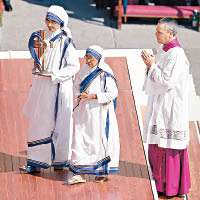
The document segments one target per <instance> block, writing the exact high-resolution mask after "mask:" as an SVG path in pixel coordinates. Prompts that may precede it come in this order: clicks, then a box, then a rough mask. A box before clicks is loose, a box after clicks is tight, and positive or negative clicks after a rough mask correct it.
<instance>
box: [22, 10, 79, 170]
mask: <svg viewBox="0 0 200 200" xmlns="http://www.w3.org/2000/svg"><path fill="white" fill-rule="evenodd" d="M45 23H46V25H47V28H48V29H47V40H46V41H45V42H44V44H45V45H46V49H45V56H46V63H47V69H46V72H47V75H45V74H44V75H43V76H41V75H40V76H39V75H36V76H35V77H34V79H33V82H32V87H31V90H30V93H29V97H28V100H27V102H26V104H25V106H24V113H25V115H26V117H27V118H28V119H29V132H28V155H27V166H23V167H21V168H20V169H21V170H24V171H26V172H29V173H31V172H36V171H37V170H36V169H37V167H39V168H48V167H50V166H52V165H53V166H55V167H57V168H58V167H65V166H66V165H67V164H68V163H69V160H70V158H71V141H72V132H73V120H72V109H73V77H74V76H75V74H76V73H77V72H78V71H79V69H80V64H79V59H78V55H77V52H76V49H75V47H74V43H73V41H72V38H71V32H70V30H69V29H68V28H67V23H68V15H67V13H66V12H65V10H64V9H63V8H62V7H60V6H51V7H50V8H49V9H48V12H47V14H46V19H45ZM35 34H37V32H34V33H33V34H32V35H31V38H30V40H29V49H30V52H31V54H32V57H33V58H34V59H35V57H34V48H33V46H31V45H32V43H31V40H33V38H34V35H35ZM49 41H52V42H53V48H50V47H49V45H47V44H48V43H49ZM38 65H40V64H38ZM33 71H37V70H36V69H35V68H34V69H33Z"/></svg>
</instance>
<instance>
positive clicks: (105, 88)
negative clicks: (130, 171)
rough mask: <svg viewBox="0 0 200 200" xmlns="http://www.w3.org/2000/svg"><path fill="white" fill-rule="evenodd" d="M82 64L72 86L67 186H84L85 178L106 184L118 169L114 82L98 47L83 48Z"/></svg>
mask: <svg viewBox="0 0 200 200" xmlns="http://www.w3.org/2000/svg"><path fill="white" fill-rule="evenodd" d="M85 60H86V64H85V65H84V66H83V67H82V68H81V70H80V71H79V73H78V76H77V79H76V82H75V86H74V93H75V96H76V97H77V106H76V107H75V110H74V121H75V133H74V135H73V143H72V157H71V162H70V165H69V169H70V171H71V172H72V173H73V176H72V178H70V179H68V180H67V183H68V185H72V184H76V183H84V182H86V180H85V177H84V175H85V174H93V175H95V179H94V180H95V181H96V182H104V181H107V180H108V174H110V173H118V166H119V153H120V143H119V131H118V124H117V119H116V114H115V108H116V98H117V96H118V86H117V81H116V79H115V77H114V75H113V72H112V70H111V68H110V67H109V66H108V65H107V64H106V63H105V62H104V59H103V49H102V48H101V47H99V46H90V47H89V48H87V50H86V54H85Z"/></svg>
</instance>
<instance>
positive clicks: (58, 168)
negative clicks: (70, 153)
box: [53, 166, 66, 170]
mask: <svg viewBox="0 0 200 200" xmlns="http://www.w3.org/2000/svg"><path fill="white" fill-rule="evenodd" d="M53 168H54V170H65V168H66V167H58V166H54V167H53Z"/></svg>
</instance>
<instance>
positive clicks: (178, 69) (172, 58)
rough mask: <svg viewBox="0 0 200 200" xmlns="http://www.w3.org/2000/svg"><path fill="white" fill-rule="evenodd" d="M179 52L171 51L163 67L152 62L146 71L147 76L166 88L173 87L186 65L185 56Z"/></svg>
mask: <svg viewBox="0 0 200 200" xmlns="http://www.w3.org/2000/svg"><path fill="white" fill-rule="evenodd" d="M181 55H182V54H179V52H173V53H172V54H170V55H169V56H168V58H167V59H166V61H165V63H164V64H163V65H164V67H163V68H160V67H159V65H157V64H155V63H154V64H152V66H151V68H150V69H149V71H148V77H149V78H150V79H151V80H152V81H153V82H155V83H158V84H159V85H162V86H164V87H167V88H169V89H170V88H174V86H175V84H176V82H177V80H178V79H179V77H180V75H181V73H182V72H183V71H184V68H185V66H186V59H185V56H184V55H183V56H181Z"/></svg>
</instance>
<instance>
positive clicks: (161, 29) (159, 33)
mask: <svg viewBox="0 0 200 200" xmlns="http://www.w3.org/2000/svg"><path fill="white" fill-rule="evenodd" d="M156 38H157V42H158V43H159V44H167V43H169V42H170V41H171V40H172V39H173V33H172V32H170V31H167V30H166V25H165V24H159V23H158V24H157V28H156Z"/></svg>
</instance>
